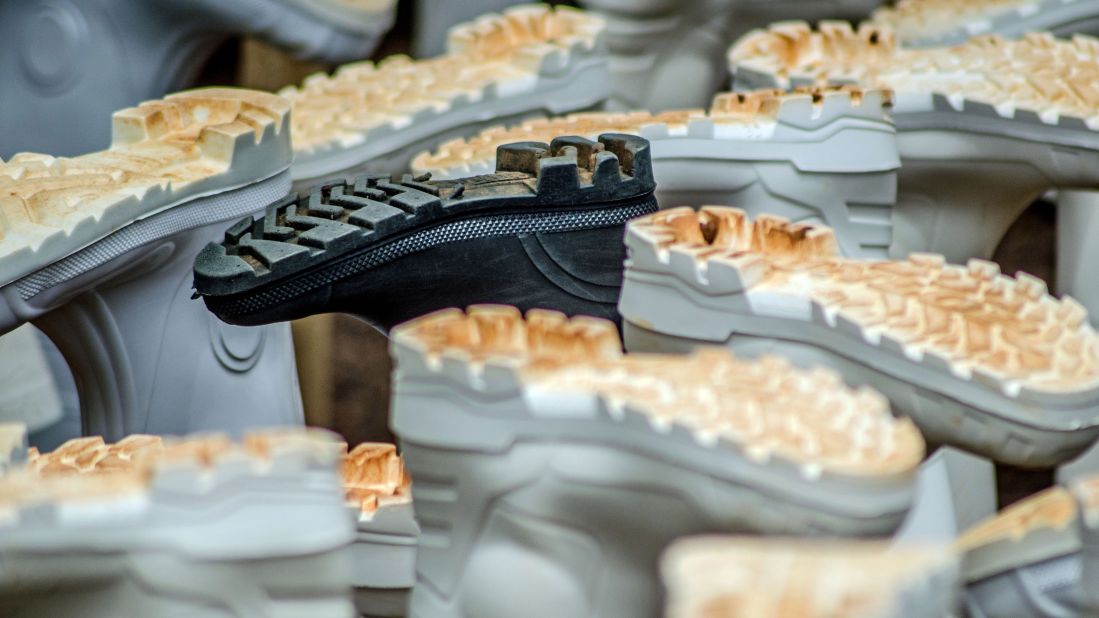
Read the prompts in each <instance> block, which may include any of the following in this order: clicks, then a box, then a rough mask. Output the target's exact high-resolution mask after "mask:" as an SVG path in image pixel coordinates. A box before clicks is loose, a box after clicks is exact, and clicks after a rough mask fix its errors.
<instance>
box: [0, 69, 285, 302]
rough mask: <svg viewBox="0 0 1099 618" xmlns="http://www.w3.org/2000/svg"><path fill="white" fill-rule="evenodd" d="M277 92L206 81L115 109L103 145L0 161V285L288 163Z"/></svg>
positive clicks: (281, 105)
mask: <svg viewBox="0 0 1099 618" xmlns="http://www.w3.org/2000/svg"><path fill="white" fill-rule="evenodd" d="M289 111H290V107H289V104H288V103H287V101H286V100H284V99H282V98H280V97H277V96H274V95H271V94H267V93H262V92H255V91H250V90H234V89H229V88H211V89H202V90H193V91H188V92H182V93H179V94H174V95H170V96H168V97H166V98H165V99H164V100H161V101H149V102H145V103H142V104H141V105H139V106H138V107H133V108H129V109H125V110H122V111H119V112H116V113H115V114H114V117H113V139H112V143H111V148H110V149H109V150H105V151H101V152H95V153H91V154H87V155H83V156H80V157H74V158H71V159H69V158H54V157H51V156H48V155H41V154H33V153H23V154H19V155H16V156H15V157H13V158H12V159H11V160H10V161H8V162H7V163H3V162H0V239H2V241H3V243H2V247H0V285H3V284H6V283H9V282H11V281H13V280H14V279H17V278H19V277H22V276H25V275H27V274H29V273H31V272H34V271H35V270H37V269H39V268H42V267H43V266H46V265H47V264H50V263H52V262H54V261H56V260H58V259H60V258H62V257H64V256H66V255H68V254H70V253H72V252H74V251H76V250H78V249H81V248H82V247H84V246H87V245H88V244H91V243H92V242H95V241H97V240H99V239H101V238H103V237H104V236H106V235H108V234H110V233H112V232H114V231H115V230H117V229H118V228H120V227H122V226H124V225H126V224H129V223H131V222H133V221H134V220H135V219H138V218H141V217H147V216H149V215H152V214H155V213H157V212H159V211H161V210H164V209H166V208H170V207H172V206H174V205H176V204H179V203H181V202H183V201H186V200H190V199H194V198H197V197H201V196H205V195H210V194H212V193H220V192H223V191H227V190H230V189H234V188H237V187H239V186H242V185H245V184H249V183H252V182H254V181H255V180H256V179H257V178H268V177H271V176H274V175H275V174H277V173H278V172H279V171H280V170H282V169H285V168H286V167H287V166H288V165H289V163H290V149H289V132H288V131H287V130H286V129H287V127H286V126H285V125H286V124H287V123H288V119H289Z"/></svg>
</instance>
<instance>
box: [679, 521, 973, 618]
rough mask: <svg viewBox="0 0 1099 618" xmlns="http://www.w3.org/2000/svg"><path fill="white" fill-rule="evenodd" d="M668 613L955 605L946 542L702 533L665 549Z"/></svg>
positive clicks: (803, 615)
mask: <svg viewBox="0 0 1099 618" xmlns="http://www.w3.org/2000/svg"><path fill="white" fill-rule="evenodd" d="M660 570H661V574H662V576H663V580H664V584H665V587H666V588H667V591H668V601H667V605H666V606H665V613H664V615H665V616H666V617H667V618H707V617H712V616H726V615H727V616H746V617H747V616H759V617H763V616H790V615H797V616H798V617H799V618H829V617H834V616H875V617H877V618H938V617H940V616H943V615H946V614H948V613H950V612H951V611H953V609H954V601H955V598H956V585H955V581H956V579H957V576H958V559H957V557H956V556H955V555H954V553H953V552H952V551H951V550H950V548H949V547H942V546H935V545H928V546H926V547H921V546H914V547H890V545H889V544H888V543H884V542H881V541H841V540H834V541H806V540H795V539H784V538H778V539H758V538H750V537H733V536H729V537H722V536H699V537H691V538H687V539H684V540H680V541H676V543H675V544H673V545H672V546H671V547H669V548H668V551H667V552H665V554H664V557H663V560H662V561H661V569H660Z"/></svg>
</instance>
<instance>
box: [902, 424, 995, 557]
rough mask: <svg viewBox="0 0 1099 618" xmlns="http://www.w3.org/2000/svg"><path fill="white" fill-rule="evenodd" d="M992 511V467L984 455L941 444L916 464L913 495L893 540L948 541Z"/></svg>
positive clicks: (922, 542)
mask: <svg viewBox="0 0 1099 618" xmlns="http://www.w3.org/2000/svg"><path fill="white" fill-rule="evenodd" d="M995 514H996V468H995V466H993V464H992V462H991V461H989V460H987V459H985V458H984V457H977V456H976V455H974V454H972V453H967V452H965V451H962V450H959V449H956V448H954V447H951V446H943V447H940V448H938V449H935V452H933V453H931V455H930V456H929V457H928V458H927V459H925V460H924V462H923V463H922V464H920V476H919V480H918V481H917V484H916V499H915V500H914V502H913V504H912V510H910V511H909V512H908V517H906V518H905V520H904V524H903V525H902V526H901V528H900V530H898V531H897V534H896V535H894V537H893V540H894V541H895V542H896V543H897V544H898V545H900V544H928V543H952V542H953V541H954V539H956V538H957V537H958V536H959V535H960V534H961V533H963V532H965V531H966V530H968V529H969V528H971V527H972V526H974V525H976V524H978V523H980V522H981V521H983V520H985V519H987V518H989V517H992V516H993V515H995Z"/></svg>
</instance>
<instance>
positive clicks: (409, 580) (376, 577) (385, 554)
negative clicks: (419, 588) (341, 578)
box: [351, 503, 420, 617]
mask: <svg viewBox="0 0 1099 618" xmlns="http://www.w3.org/2000/svg"><path fill="white" fill-rule="evenodd" d="M354 510H355V511H356V516H357V515H358V512H357V511H358V509H354ZM356 519H357V526H358V530H357V532H356V535H355V542H354V543H353V544H352V546H351V555H352V561H353V567H352V568H353V576H352V577H353V579H352V585H354V587H355V608H356V609H357V610H358V611H359V614H360V615H362V616H378V617H382V616H385V617H390V616H404V615H405V612H406V608H407V606H408V593H409V591H410V590H411V588H412V585H413V584H415V583H416V543H417V540H418V538H419V535H420V527H419V525H417V524H416V519H415V516H414V514H413V512H412V504H411V503H408V504H400V505H392V506H385V507H382V508H381V509H379V510H378V511H377V512H376V513H374V517H373V518H372V519H360V518H358V517H356Z"/></svg>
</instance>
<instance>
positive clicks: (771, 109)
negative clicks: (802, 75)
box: [412, 86, 891, 178]
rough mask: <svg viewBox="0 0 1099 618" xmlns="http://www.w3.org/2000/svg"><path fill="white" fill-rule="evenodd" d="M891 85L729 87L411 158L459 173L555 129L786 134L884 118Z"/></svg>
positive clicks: (418, 167)
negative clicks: (704, 96) (786, 128)
mask: <svg viewBox="0 0 1099 618" xmlns="http://www.w3.org/2000/svg"><path fill="white" fill-rule="evenodd" d="M890 100H891V93H890V92H889V91H880V90H869V91H863V90H860V89H858V88H854V87H850V86H837V87H829V86H825V87H823V88H803V89H796V90H795V91H794V92H785V91H781V90H757V91H752V92H727V93H720V94H718V95H717V96H715V97H714V101H713V105H712V106H711V107H710V109H709V110H708V111H703V110H676V111H666V112H662V113H658V114H653V113H649V112H641V111H638V112H627V113H607V112H590V113H580V114H570V115H568V116H564V117H560V118H550V119H536V120H529V121H527V122H524V123H522V124H519V125H516V126H512V127H507V128H505V127H502V126H496V127H490V128H488V129H485V130H484V131H482V132H481V133H480V134H478V135H476V136H474V137H471V138H469V139H457V140H452V141H449V142H446V143H444V144H442V145H441V146H439V148H438V150H436V151H435V152H434V153H426V152H425V153H421V154H420V155H418V156H417V157H416V158H415V159H413V161H412V169H413V171H414V172H416V173H425V172H432V173H434V172H441V173H443V174H444V175H445V176H446V177H451V178H452V177H456V176H457V175H459V174H461V172H462V171H463V170H466V171H468V170H469V169H470V168H473V169H483V168H484V167H486V166H489V167H491V166H493V165H495V157H496V149H497V148H499V147H500V146H501V145H503V144H507V143H510V142H517V141H546V140H549V139H552V138H553V137H555V136H557V135H581V136H584V137H588V138H594V137H595V136H597V135H599V134H601V133H608V132H613V133H631V134H635V135H641V136H642V137H645V138H647V139H650V140H653V141H658V140H661V139H668V138H673V137H690V138H693V139H714V140H729V141H749V142H753V141H768V140H772V139H774V140H776V141H778V140H782V139H784V138H785V139H789V136H786V135H782V136H776V135H775V128H776V125H777V124H786V125H791V126H794V127H797V128H799V129H812V128H817V127H823V126H825V125H827V124H829V123H831V122H833V121H835V120H836V119H837V118H840V117H850V118H862V119H868V120H873V121H885V120H886V119H887V113H888V108H889V106H890Z"/></svg>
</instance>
